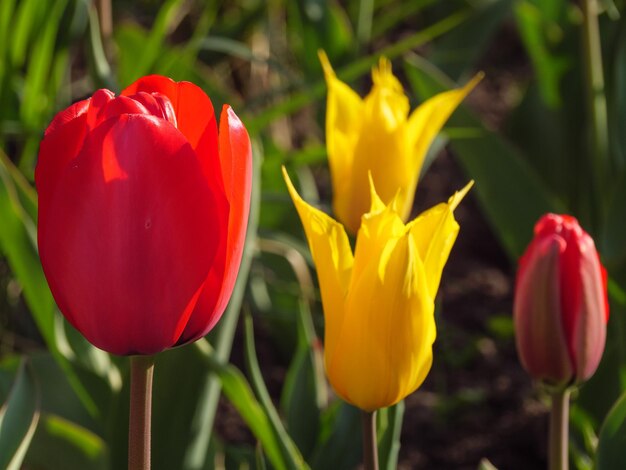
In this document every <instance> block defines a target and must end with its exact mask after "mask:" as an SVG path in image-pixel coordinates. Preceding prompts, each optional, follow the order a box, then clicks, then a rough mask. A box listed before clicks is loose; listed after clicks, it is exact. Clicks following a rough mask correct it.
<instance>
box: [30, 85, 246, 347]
mask: <svg viewBox="0 0 626 470" xmlns="http://www.w3.org/2000/svg"><path fill="white" fill-rule="evenodd" d="M35 180H36V185H37V189H38V191H39V226H38V241H39V252H40V257H41V262H42V265H43V268H44V272H45V274H46V278H47V279H48V283H49V284H50V289H51V291H52V294H53V295H54V298H55V300H56V302H57V304H58V306H59V308H60V310H61V312H62V313H63V314H64V315H65V317H66V318H67V319H68V320H69V322H70V323H71V324H72V325H74V327H76V328H77V329H78V330H79V331H80V332H81V333H82V334H83V335H84V336H85V337H86V338H87V339H88V340H89V341H91V342H92V343H93V344H94V345H96V346H98V347H99V348H102V349H104V350H106V351H109V352H112V353H115V354H153V353H156V352H159V351H161V350H163V349H166V348H169V347H172V346H175V345H178V344H182V343H185V342H189V341H192V340H195V339H197V338H199V337H201V336H203V335H205V334H206V333H207V332H208V331H209V329H211V328H212V326H213V325H214V324H215V322H217V320H218V319H219V317H220V316H221V314H222V312H223V310H224V308H225V306H226V303H227V302H228V299H229V297H230V294H231V292H232V288H233V285H234V281H235V278H236V276H237V271H238V269H239V263H240V260H241V254H242V249H243V241H244V237H245V229H246V222H247V218H248V208H249V198H250V184H251V152H250V141H249V138H248V134H247V132H246V129H245V128H244V126H243V125H242V123H241V121H240V120H239V118H238V117H237V116H236V115H235V113H234V112H233V111H232V109H231V108H230V107H229V106H224V108H223V110H222V114H221V118H220V131H219V134H218V128H217V124H216V121H215V115H214V112H213V106H212V104H211V100H210V99H209V98H208V97H207V96H206V95H205V94H204V92H203V91H202V90H201V89H200V88H198V87H197V86H195V85H193V84H192V83H189V82H179V83H177V82H174V81H172V80H170V79H169V78H165V77H160V76H156V75H152V76H148V77H144V78H142V79H140V80H138V81H137V82H135V83H133V84H132V85H130V86H129V87H128V88H126V89H125V90H124V91H123V92H122V93H121V95H120V96H117V97H116V96H115V95H114V94H113V93H112V92H110V91H108V90H98V91H96V92H95V93H94V94H93V96H92V97H91V98H89V99H86V100H83V101H80V102H78V103H76V104H74V105H72V106H70V107H69V108H67V109H66V110H64V111H61V112H60V113H59V114H57V116H56V117H55V118H54V120H53V121H52V122H51V124H50V126H49V127H48V129H47V130H46V132H45V136H44V138H43V141H42V142H41V147H40V151H39V161H38V164H37V168H36V171H35Z"/></svg>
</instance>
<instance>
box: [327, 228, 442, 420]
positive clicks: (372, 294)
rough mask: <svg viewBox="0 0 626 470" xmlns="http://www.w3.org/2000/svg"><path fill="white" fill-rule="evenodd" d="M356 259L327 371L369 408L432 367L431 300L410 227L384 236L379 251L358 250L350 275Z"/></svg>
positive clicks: (395, 396)
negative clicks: (340, 324) (337, 335)
mask: <svg viewBox="0 0 626 470" xmlns="http://www.w3.org/2000/svg"><path fill="white" fill-rule="evenodd" d="M359 236H361V234H359ZM360 242H361V240H360V239H359V241H358V242H357V243H360ZM357 265H360V266H362V268H360V272H359V273H358V280H357V281H356V282H353V283H352V284H351V287H350V291H349V294H348V299H347V306H346V313H345V318H344V321H343V324H342V329H341V333H340V336H341V343H340V346H339V347H338V349H336V351H335V354H334V355H333V356H332V357H331V358H329V359H330V360H329V362H328V363H327V373H328V376H329V380H330V382H331V383H332V384H333V387H334V388H335V390H336V391H337V393H339V394H340V395H341V396H342V397H343V398H344V399H345V400H347V401H348V402H350V403H352V404H354V405H355V406H357V407H359V408H361V409H364V410H367V411H372V410H375V409H378V408H382V407H387V406H391V405H393V404H394V403H397V402H398V401H399V400H401V399H402V398H404V397H405V396H406V395H408V394H409V393H411V392H412V391H413V390H414V389H415V388H416V387H417V386H418V385H419V383H421V381H422V380H423V379H424V377H425V375H426V373H427V371H428V370H429V369H430V364H431V362H432V349H431V348H432V344H433V341H434V339H435V323H434V316H433V310H434V303H433V300H432V298H431V297H430V295H429V294H428V288H427V286H426V276H425V273H424V267H423V265H422V262H421V260H420V258H419V255H418V253H417V249H416V247H415V245H414V242H413V241H412V240H411V236H410V234H409V233H404V234H403V235H401V236H400V237H399V238H393V237H392V238H390V239H388V240H387V243H386V244H385V245H384V246H383V249H382V250H379V253H378V256H377V255H376V253H366V252H364V251H357V255H356V258H355V272H354V276H357V272H356V271H357ZM353 280H354V277H353ZM417 379H420V382H419V383H418V380H417Z"/></svg>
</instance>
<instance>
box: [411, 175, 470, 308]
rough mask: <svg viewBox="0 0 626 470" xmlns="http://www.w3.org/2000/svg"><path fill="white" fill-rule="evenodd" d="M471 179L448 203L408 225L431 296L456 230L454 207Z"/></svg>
mask: <svg viewBox="0 0 626 470" xmlns="http://www.w3.org/2000/svg"><path fill="white" fill-rule="evenodd" d="M473 183H474V182H473V181H470V183H468V184H467V185H466V186H465V187H464V188H463V189H462V190H461V191H458V192H456V193H455V194H454V195H453V196H452V197H450V199H448V202H447V203H441V204H437V205H436V206H434V207H432V208H430V209H428V210H427V211H425V212H423V213H422V214H420V215H419V216H418V217H417V218H416V219H415V220H414V221H413V222H411V223H410V224H409V225H408V228H409V230H410V232H411V233H412V234H413V236H414V238H415V242H416V246H417V249H418V250H419V253H420V257H421V259H422V260H423V261H424V268H425V270H426V276H427V279H428V290H429V292H430V294H431V295H432V296H433V298H434V297H435V296H436V295H437V290H438V289H439V282H440V281H441V273H442V271H443V267H444V266H445V264H446V261H447V260H448V256H449V255H450V250H452V246H453V245H454V242H455V240H456V237H457V235H458V233H459V224H458V223H457V221H456V220H455V219H454V213H453V210H454V209H455V208H456V207H457V206H458V204H459V203H460V202H461V199H463V197H464V196H465V195H466V194H467V192H468V191H469V189H470V188H471V187H472V185H473Z"/></svg>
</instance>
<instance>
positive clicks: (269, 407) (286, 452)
mask: <svg viewBox="0 0 626 470" xmlns="http://www.w3.org/2000/svg"><path fill="white" fill-rule="evenodd" d="M244 325H245V358H246V366H247V368H248V373H249V374H250V376H251V381H252V386H253V388H254V392H255V395H256V396H257V397H258V399H259V402H260V403H261V406H262V407H263V411H264V412H265V413H266V415H267V417H268V419H269V421H270V423H271V425H272V432H273V433H275V435H276V439H277V441H278V443H279V445H280V450H281V453H282V454H283V458H284V460H285V462H287V465H288V467H287V468H289V469H305V468H308V466H307V465H306V463H305V462H304V459H303V458H302V455H301V454H300V451H299V450H298V448H297V447H296V445H295V444H294V443H293V441H292V440H291V437H290V436H289V434H287V431H286V430H285V427H284V425H283V423H282V421H281V419H280V416H279V415H278V412H277V411H276V408H275V407H274V405H273V403H272V399H271V397H270V394H269V392H268V391H267V387H266V386H265V382H264V381H263V375H262V373H261V369H260V367H259V363H258V359H257V357H256V352H255V348H254V331H253V326H252V317H251V316H250V315H246V316H245V318H244Z"/></svg>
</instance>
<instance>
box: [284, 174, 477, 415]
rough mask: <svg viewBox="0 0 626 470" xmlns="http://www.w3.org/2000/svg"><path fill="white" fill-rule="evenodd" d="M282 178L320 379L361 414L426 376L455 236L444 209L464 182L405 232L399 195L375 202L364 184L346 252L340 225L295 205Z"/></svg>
mask: <svg viewBox="0 0 626 470" xmlns="http://www.w3.org/2000/svg"><path fill="white" fill-rule="evenodd" d="M283 174H284V177H285V181H286V183H287V186H288V188H289V193H290V194H291V198H292V199H293V202H294V204H295V206H296V209H297V210H298V214H299V215H300V220H301V221H302V225H303V226H304V231H305V233H306V237H307V239H308V241H309V247H310V249H311V253H312V255H313V260H314V262H315V265H316V267H317V275H318V279H319V284H320V290H321V294H322V304H323V307H324V318H325V322H326V329H325V339H324V345H325V352H324V363H325V366H326V374H327V375H328V379H329V381H330V383H331V385H332V386H333V388H334V390H335V391H336V392H337V394H338V395H339V396H340V397H341V398H343V399H344V400H345V401H347V402H348V403H351V404H353V405H355V406H357V407H358V408H361V409H362V410H365V411H373V410H376V409H378V408H382V407H386V406H391V405H393V404H394V403H397V402H398V401H400V400H402V399H403V398H404V397H406V396H407V395H408V394H410V393H412V392H413V391H414V390H415V389H416V388H417V387H419V386H420V385H421V383H422V382H423V381H424V379H425V378H426V375H427V374H428V371H429V370H430V366H431V364H432V345H433V342H434V341H435V334H436V331H435V319H434V299H435V295H436V293H437V289H438V288H439V281H440V279H441V272H442V270H443V267H444V265H445V263H446V260H447V259H448V255H449V253H450V250H451V249H452V245H453V244H454V241H455V239H456V236H457V233H458V231H459V225H458V224H457V222H456V220H455V219H454V215H453V210H454V209H455V208H456V206H457V205H458V204H459V202H460V201H461V199H462V198H463V197H464V196H465V194H466V193H467V191H468V190H469V188H470V186H471V184H472V183H470V184H468V185H467V186H466V187H465V188H464V189H463V190H461V191H460V192H458V193H456V194H455V195H453V196H452V197H451V198H450V199H449V200H448V202H447V203H442V204H438V205H436V206H434V207H432V208H431V209H429V210H427V211H426V212H424V213H422V214H421V215H420V216H418V217H417V218H416V219H414V220H413V221H411V222H410V223H408V224H406V225H405V224H404V222H403V221H402V218H401V216H400V212H399V211H398V209H397V208H398V204H399V202H400V198H399V197H395V198H394V199H393V200H392V201H391V202H390V203H389V204H388V205H385V204H384V203H383V202H382V201H381V199H380V198H379V197H378V195H377V194H376V190H375V188H374V183H373V181H372V179H371V178H370V191H371V196H370V197H371V208H370V211H369V212H368V213H367V214H365V215H364V216H363V218H362V224H361V227H360V229H359V232H358V235H357V239H356V251H355V254H354V255H353V254H352V248H351V247H350V242H349V241H348V236H347V234H346V231H345V229H344V227H343V225H341V224H340V223H339V222H337V221H335V220H333V219H332V218H331V217H329V216H328V215H326V214H325V213H323V212H321V211H320V210H318V209H316V208H314V207H312V206H310V205H309V204H307V203H306V202H304V200H302V198H301V197H300V196H299V195H298V193H297V191H296V190H295V188H294V187H293V184H292V183H291V180H290V179H289V176H288V175H287V172H286V171H285V169H284V168H283Z"/></svg>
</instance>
